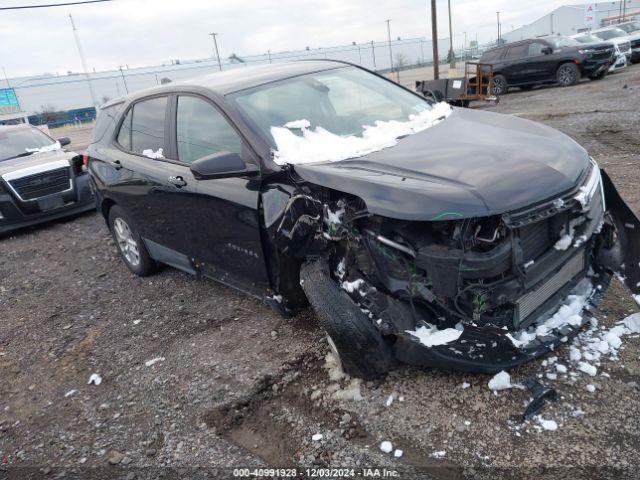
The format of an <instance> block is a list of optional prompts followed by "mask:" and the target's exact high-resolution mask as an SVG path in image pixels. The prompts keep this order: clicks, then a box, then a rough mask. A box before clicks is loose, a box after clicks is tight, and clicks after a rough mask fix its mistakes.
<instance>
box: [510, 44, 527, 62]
mask: <svg viewBox="0 0 640 480" xmlns="http://www.w3.org/2000/svg"><path fill="white" fill-rule="evenodd" d="M528 55H529V45H528V44H524V45H516V46H515V47H510V48H509V51H508V52H507V59H509V60H514V59H517V58H524V57H526V56H528Z"/></svg>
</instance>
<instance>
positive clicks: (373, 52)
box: [371, 40, 378, 70]
mask: <svg viewBox="0 0 640 480" xmlns="http://www.w3.org/2000/svg"><path fill="white" fill-rule="evenodd" d="M371 57H372V58H373V69H374V70H377V69H378V67H377V66H376V47H375V45H374V44H373V40H371Z"/></svg>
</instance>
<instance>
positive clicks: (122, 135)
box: [117, 108, 133, 150]
mask: <svg viewBox="0 0 640 480" xmlns="http://www.w3.org/2000/svg"><path fill="white" fill-rule="evenodd" d="M131 112H133V109H132V108H130V109H129V111H128V112H127V116H126V117H125V118H124V121H123V122H122V125H121V126H120V131H119V132H118V139H117V142H118V143H119V144H120V146H121V147H122V148H124V149H125V150H131V116H132V115H131Z"/></svg>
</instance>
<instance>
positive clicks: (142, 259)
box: [109, 205, 158, 277]
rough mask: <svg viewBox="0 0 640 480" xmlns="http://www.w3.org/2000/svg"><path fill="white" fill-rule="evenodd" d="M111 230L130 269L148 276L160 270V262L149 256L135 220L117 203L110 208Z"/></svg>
mask: <svg viewBox="0 0 640 480" xmlns="http://www.w3.org/2000/svg"><path fill="white" fill-rule="evenodd" d="M109 230H111V236H112V237H113V241H114V242H115V244H116V248H117V249H118V252H119V253H120V258H122V261H123V262H124V263H125V265H126V266H127V267H128V268H129V270H131V271H132V272H133V273H135V274H136V275H138V276H139V277H146V276H148V275H151V274H153V273H155V272H156V271H157V270H158V264H157V263H156V262H155V260H153V259H152V258H151V257H150V256H149V252H148V251H147V248H146V247H145V245H144V242H143V241H142V237H140V234H139V233H138V230H137V229H136V228H135V226H134V224H133V222H132V221H131V219H130V218H129V217H128V215H127V214H126V213H125V212H124V210H123V209H122V208H120V207H119V206H117V205H114V206H113V207H111V210H109Z"/></svg>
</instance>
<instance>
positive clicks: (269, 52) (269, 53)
mask: <svg viewBox="0 0 640 480" xmlns="http://www.w3.org/2000/svg"><path fill="white" fill-rule="evenodd" d="M267 55H269V63H271V50H267Z"/></svg>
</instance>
